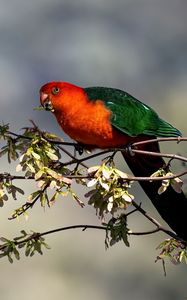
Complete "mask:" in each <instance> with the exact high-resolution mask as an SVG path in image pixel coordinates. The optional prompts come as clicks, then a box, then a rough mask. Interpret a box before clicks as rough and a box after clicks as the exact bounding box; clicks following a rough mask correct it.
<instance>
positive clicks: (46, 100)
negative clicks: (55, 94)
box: [40, 92, 54, 112]
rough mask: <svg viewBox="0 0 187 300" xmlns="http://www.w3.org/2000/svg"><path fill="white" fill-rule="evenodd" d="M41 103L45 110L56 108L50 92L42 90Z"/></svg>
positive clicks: (52, 110)
mask: <svg viewBox="0 0 187 300" xmlns="http://www.w3.org/2000/svg"><path fill="white" fill-rule="evenodd" d="M40 103H41V105H42V106H43V107H44V109H45V110H48V111H51V112H54V108H53V105H52V102H51V100H50V98H49V95H48V94H45V93H43V92H40Z"/></svg>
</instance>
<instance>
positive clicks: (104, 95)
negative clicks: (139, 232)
mask: <svg viewBox="0 0 187 300" xmlns="http://www.w3.org/2000/svg"><path fill="white" fill-rule="evenodd" d="M40 102H41V105H42V106H43V107H44V108H45V109H46V110H49V111H51V112H53V113H54V115H55V117H56V119H57V121H58V123H59V125H60V126H61V128H62V129H63V131H64V132H65V133H66V134H67V135H69V136H70V137H71V138H72V139H73V140H75V141H77V142H79V143H81V144H84V145H87V146H88V147H91V148H102V149H105V148H115V147H124V146H125V145H128V144H132V143H134V142H137V141H145V140H150V139H155V138H156V137H180V136H181V132H180V131H179V130H178V129H176V128H175V127H173V126H172V125H171V124H169V123H168V122H166V121H164V120H162V119H161V118H160V117H159V116H158V114H157V113H156V112H155V111H154V110H153V109H152V108H151V107H149V106H148V105H146V104H144V103H142V102H141V101H139V100H137V99H136V98H134V97H133V96H131V95H130V94H128V93H126V92H124V91H122V90H119V89H115V88H110V87H87V88H82V87H79V86H76V85H73V84H71V83H68V82H61V81H59V82H49V83H46V84H45V85H43V86H42V87H41V89H40ZM139 149H141V150H145V151H153V152H160V150H159V145H158V142H156V143H148V144H143V145H141V146H139ZM122 154H123V156H124V158H125V160H126V163H127V164H128V166H129V167H130V169H131V170H132V172H133V173H134V175H135V176H146V177H148V176H150V175H151V174H153V173H154V172H155V171H157V170H158V169H160V168H163V166H164V165H165V162H164V160H163V158H162V157H159V156H151V155H150V156H147V155H146V156H143V155H138V154H137V155H132V154H130V153H127V152H125V151H124V152H123V151H122ZM139 183H140V185H141V186H142V188H143V190H144V191H145V193H146V194H147V196H148V197H149V198H150V200H151V201H152V203H153V205H154V206H155V207H156V209H157V211H158V212H159V214H160V215H161V217H162V218H163V219H164V220H165V221H166V223H167V224H168V225H169V226H170V227H171V228H172V230H174V231H175V233H176V234H177V235H178V236H179V237H180V238H182V239H183V240H185V241H187V221H186V220H187V218H186V216H187V199H186V197H185V195H184V193H183V192H181V193H177V192H176V191H175V190H174V189H173V188H172V186H169V187H168V188H167V190H166V191H165V192H164V193H162V194H158V189H159V187H160V182H158V181H152V182H150V181H140V182H139Z"/></svg>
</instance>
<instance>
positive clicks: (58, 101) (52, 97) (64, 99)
mask: <svg viewBox="0 0 187 300" xmlns="http://www.w3.org/2000/svg"><path fill="white" fill-rule="evenodd" d="M83 95H85V93H84V90H83V89H82V88H81V87H78V86H76V85H73V84H71V83H68V82H62V81H54V82H48V83H46V84H45V85H43V86H42V87H41V89H40V103H41V105H42V106H43V107H44V108H45V109H46V110H49V111H51V112H54V113H55V112H59V111H60V112H62V111H63V109H65V108H66V107H67V106H72V105H76V102H77V99H79V97H82V96H83Z"/></svg>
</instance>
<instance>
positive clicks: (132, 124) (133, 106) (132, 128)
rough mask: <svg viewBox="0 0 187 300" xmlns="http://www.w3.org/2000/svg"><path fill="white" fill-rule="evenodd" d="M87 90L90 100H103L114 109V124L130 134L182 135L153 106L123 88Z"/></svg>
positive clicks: (91, 88)
mask: <svg viewBox="0 0 187 300" xmlns="http://www.w3.org/2000/svg"><path fill="white" fill-rule="evenodd" d="M85 92H86V93H87V95H88V97H89V99H90V100H97V99H99V100H102V101H103V102H104V103H105V105H106V107H107V108H109V109H110V110H111V111H112V118H111V123H112V125H113V126H114V127H115V128H117V129H118V130H120V131H122V132H124V133H125V134H128V135H129V136H137V135H140V134H146V135H151V136H153V135H154V136H157V137H176V136H181V132H180V131H179V130H178V129H176V128H175V127H173V126H172V125H171V124H169V123H168V122H166V121H164V120H162V119H161V118H160V117H159V116H158V115H157V113H156V112H155V111H154V110H153V109H152V108H151V107H149V106H148V105H146V104H144V103H142V102H141V101H139V100H137V99H136V98H134V97H133V96H131V95H129V94H128V93H126V92H124V91H122V90H119V89H113V88H106V87H89V88H85Z"/></svg>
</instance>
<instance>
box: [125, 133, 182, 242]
mask: <svg viewBox="0 0 187 300" xmlns="http://www.w3.org/2000/svg"><path fill="white" fill-rule="evenodd" d="M153 138H154V137H153ZM141 150H145V151H151V152H160V149H159V145H158V143H149V144H144V145H143V146H141ZM122 154H123V156H124V158H125V160H126V163H127V165H128V166H129V168H130V169H131V171H132V172H133V174H134V176H138V177H139V176H141V177H142V176H144V177H149V176H150V175H151V174H153V173H154V172H156V171H157V170H158V169H160V168H162V167H163V166H164V165H165V162H164V160H163V158H162V157H158V156H148V155H139V154H135V155H134V156H132V155H130V154H127V153H122ZM139 183H140V185H141V187H142V188H143V190H144V192H145V193H146V194H147V196H148V197H149V199H150V200H151V201H152V203H153V205H154V206H155V208H156V209H157V211H158V212H159V214H160V215H161V217H162V218H163V219H164V220H165V222H166V223H167V224H168V225H169V226H170V228H171V229H172V230H173V231H174V232H175V233H176V234H177V235H178V236H179V237H180V238H182V239H183V240H185V241H187V198H186V197H185V195H184V193H183V192H181V193H177V192H176V191H175V190H174V189H173V188H172V187H171V186H169V187H168V188H167V190H166V191H165V192H163V193H162V194H160V195H159V194H158V189H159V187H160V185H161V182H160V181H152V182H150V181H140V182H139Z"/></svg>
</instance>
